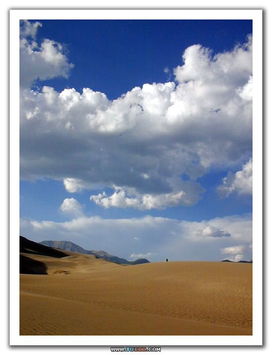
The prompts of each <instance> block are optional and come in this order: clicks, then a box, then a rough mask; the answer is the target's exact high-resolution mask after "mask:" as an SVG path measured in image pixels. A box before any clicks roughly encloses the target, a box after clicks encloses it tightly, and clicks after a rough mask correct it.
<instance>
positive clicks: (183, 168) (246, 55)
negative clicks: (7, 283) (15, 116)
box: [21, 23, 252, 210]
mask: <svg viewBox="0 0 272 355" xmlns="http://www.w3.org/2000/svg"><path fill="white" fill-rule="evenodd" d="M31 26H32V27H31ZM33 26H34V27H33ZM25 28H26V29H25V30H24V32H23V34H22V39H21V74H22V79H21V80H22V86H23V87H24V89H22V90H21V174H22V178H24V179H39V178H42V177H43V178H44V177H46V178H51V179H56V180H60V181H63V183H64V186H65V188H66V190H67V191H68V192H70V193H76V192H78V191H80V190H82V189H92V188H93V186H99V189H100V191H101V192H100V193H98V194H96V195H94V194H93V195H91V200H92V201H93V202H95V203H97V204H98V205H100V206H104V207H122V208H124V207H133V208H137V209H143V210H144V209H146V210H149V209H152V208H167V207H168V206H177V205H192V204H194V203H196V202H197V201H198V200H199V199H200V198H201V196H202V193H203V188H202V187H201V186H200V184H199V183H198V181H197V179H198V178H199V177H201V176H203V175H204V174H206V173H207V172H209V171H210V169H223V170H228V169H231V168H233V167H236V168H237V167H240V166H241V164H243V163H244V161H245V160H246V159H248V156H250V154H251V100H250V86H251V83H252V77H251V38H248V41H247V42H246V43H244V44H242V45H239V46H236V47H235V48H234V49H233V50H232V51H229V52H224V53H219V54H216V55H214V56H213V55H212V53H211V51H210V50H209V49H207V48H203V47H202V46H201V45H193V46H190V47H188V48H187V49H186V50H185V52H184V54H183V63H182V64H181V65H180V66H178V67H177V68H175V70H174V75H175V82H174V81H173V82H166V83H153V84H147V83H146V84H143V86H142V87H135V88H133V89H132V90H130V91H128V92H127V93H125V94H124V95H122V96H120V97H119V98H117V99H116V100H113V101H111V100H109V99H108V98H107V96H106V94H104V93H101V92H96V91H93V90H92V89H90V88H85V89H83V90H82V92H78V91H76V90H75V89H65V90H63V91H61V92H58V91H56V90H55V89H54V88H52V87H49V86H44V87H43V88H42V89H41V90H40V91H35V90H30V89H29V87H30V85H31V82H33V80H35V79H37V78H39V79H40V80H45V79H49V78H53V77H56V76H63V77H67V75H68V73H69V70H70V69H71V67H72V64H70V63H69V62H68V59H67V57H66V56H65V55H64V53H63V47H62V45H61V44H59V43H56V42H54V41H51V40H47V39H45V40H44V41H42V42H41V44H40V45H39V44H37V43H36V42H35V41H34V40H31V39H29V37H27V36H26V33H29V35H28V36H30V37H31V36H32V37H34V36H35V34H36V31H37V29H38V28H39V25H38V24H29V23H27V24H26V27H25ZM218 152H220V154H218ZM115 186H118V189H117V190H116V189H115ZM106 189H111V190H112V195H108V193H106V191H105V190H106Z"/></svg>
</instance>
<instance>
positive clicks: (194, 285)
mask: <svg viewBox="0 0 272 355" xmlns="http://www.w3.org/2000/svg"><path fill="white" fill-rule="evenodd" d="M35 258H37V260H38V261H41V262H43V263H45V264H46V265H47V270H48V275H21V319H20V321H21V334H22V335H171V334H172V335H250V334H251V303H252V299H251V268H252V265H251V264H238V263H219V262H168V263H150V264H143V265H135V266H121V265H117V264H113V263H109V262H106V261H103V260H101V259H96V258H95V257H93V256H89V255H80V254H73V253H70V255H69V256H68V257H65V258H61V259H56V258H51V257H48V256H41V255H39V256H37V257H36V256H35Z"/></svg>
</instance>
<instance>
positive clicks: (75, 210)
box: [60, 197, 83, 217]
mask: <svg viewBox="0 0 272 355" xmlns="http://www.w3.org/2000/svg"><path fill="white" fill-rule="evenodd" d="M60 210H61V211H62V212H63V213H65V214H67V215H70V216H75V217H79V216H81V215H82V214H83V211H82V206H81V204H80V203H79V202H78V201H77V200H76V199H75V198H73V197H71V198H66V199H64V200H63V202H62V204H61V206H60Z"/></svg>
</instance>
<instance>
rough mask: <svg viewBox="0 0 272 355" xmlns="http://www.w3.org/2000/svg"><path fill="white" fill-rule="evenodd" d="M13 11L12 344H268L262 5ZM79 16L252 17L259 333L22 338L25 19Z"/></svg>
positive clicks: (256, 313)
mask: <svg viewBox="0 0 272 355" xmlns="http://www.w3.org/2000/svg"><path fill="white" fill-rule="evenodd" d="M9 14H10V39H9V41H10V93H9V95H10V241H9V243H10V330H9V331H10V345H13V346H49V345H51V346H97V345H100V346H107V345H109V344H110V345H120V344H133V345H135V346H136V345H150V344H160V345H162V346H163V345H165V346H169V345H174V346H196V345H197V346H261V345H262V344H263V329H262V328H263V117H262V87H263V78H262V65H263V58H262V54H263V49H262V44H263V33H262V28H263V27H262V18H263V11H262V10H261V9H201V10H200V9H194V10H188V9H118V8H116V9H95V8H94V9H84V10H83V9H11V10H10V11H9ZM22 19H31V20H35V19H37V20H48V19H56V20H63V19H69V20H79V19H86V20H87V19H89V20H92V19H104V20H107V19H108V20H110V19H150V20H152V19H169V20H171V19H172V20H183V19H184V20H185V19H186V20H197V19H203V20H206V19H210V20H212V19H216V20H219V19H220V20H224V19H226V20H227V19H237V20H238V19H239V20H242V19H247V20H252V23H253V78H254V88H253V98H254V99H253V128H252V129H253V135H252V137H253V138H252V140H253V159H252V161H253V214H252V219H253V260H254V262H253V335H250V336H176V335H175V336H174V335H173V336H22V335H20V331H19V329H20V327H19V321H20V319H19V318H20V317H19V257H18V255H19V242H18V236H19V230H20V228H19V225H20V214H19V206H20V200H19V181H20V174H19V160H20V158H19V151H20V129H19V127H20V126H19V117H20V108H19V106H20V98H19V93H20V89H19V22H20V20H22Z"/></svg>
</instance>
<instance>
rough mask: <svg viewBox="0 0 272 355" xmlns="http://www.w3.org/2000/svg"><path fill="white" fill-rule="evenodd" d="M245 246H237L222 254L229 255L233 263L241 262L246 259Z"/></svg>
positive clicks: (227, 249) (225, 250)
mask: <svg viewBox="0 0 272 355" xmlns="http://www.w3.org/2000/svg"><path fill="white" fill-rule="evenodd" d="M244 251H245V246H244V245H235V246H231V247H226V248H223V249H222V250H221V252H222V254H225V255H228V257H229V260H231V261H240V260H242V259H243V258H244Z"/></svg>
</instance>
